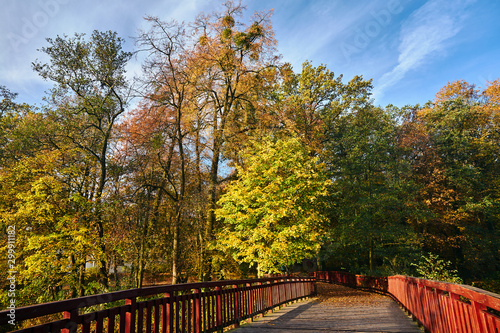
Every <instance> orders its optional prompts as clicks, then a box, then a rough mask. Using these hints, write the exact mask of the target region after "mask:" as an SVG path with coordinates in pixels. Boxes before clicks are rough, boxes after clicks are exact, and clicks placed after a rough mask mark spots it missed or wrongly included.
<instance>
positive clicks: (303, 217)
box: [216, 137, 330, 276]
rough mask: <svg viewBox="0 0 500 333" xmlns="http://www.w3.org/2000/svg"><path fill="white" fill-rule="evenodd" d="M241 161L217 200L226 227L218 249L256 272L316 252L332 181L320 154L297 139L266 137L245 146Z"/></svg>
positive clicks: (275, 270)
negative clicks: (247, 264)
mask: <svg viewBox="0 0 500 333" xmlns="http://www.w3.org/2000/svg"><path fill="white" fill-rule="evenodd" d="M242 160H243V161H244V162H243V163H244V164H243V165H242V166H238V167H237V170H238V177H239V178H238V180H235V181H233V182H231V184H230V185H229V186H228V187H227V189H226V191H225V194H223V195H222V197H221V198H220V200H219V202H218V204H219V205H220V208H219V209H217V210H216V214H217V216H218V218H219V219H221V220H223V221H224V223H225V225H226V227H224V228H223V229H222V230H221V231H220V232H219V233H218V234H217V238H216V246H217V248H219V249H221V250H229V251H231V253H233V255H234V258H235V259H236V260H237V261H238V262H245V263H249V264H251V265H255V266H256V268H257V273H258V276H262V275H263V274H265V273H278V272H280V268H282V267H283V266H288V265H292V264H294V263H297V262H300V261H301V260H302V259H305V258H308V257H311V256H314V255H315V253H316V252H317V251H318V250H319V247H320V242H321V239H322V231H323V230H324V225H325V223H326V220H327V219H326V216H325V215H324V213H325V206H326V203H325V201H324V197H325V195H326V193H327V188H328V185H329V184H330V182H329V180H327V178H326V176H325V173H324V169H323V165H322V164H321V163H319V162H318V158H312V157H311V156H310V155H309V150H308V149H307V148H306V147H304V146H303V145H302V144H301V142H300V140H299V139H298V138H286V139H278V140H275V139H273V138H271V137H267V138H264V139H262V141H261V142H255V143H254V144H253V145H251V146H250V147H248V148H247V149H246V150H245V152H244V153H242Z"/></svg>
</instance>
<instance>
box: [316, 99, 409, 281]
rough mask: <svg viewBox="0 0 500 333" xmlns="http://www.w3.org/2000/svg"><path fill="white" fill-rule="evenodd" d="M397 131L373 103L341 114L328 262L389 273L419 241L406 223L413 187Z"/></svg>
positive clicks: (329, 155) (332, 143)
mask: <svg viewBox="0 0 500 333" xmlns="http://www.w3.org/2000/svg"><path fill="white" fill-rule="evenodd" d="M396 129H397V124H396V121H395V115H394V114H392V113H391V112H390V111H386V110H383V109H381V108H376V107H374V106H371V105H370V104H367V105H364V106H362V107H360V108H356V109H355V110H353V112H350V113H346V114H343V115H341V116H340V117H339V118H338V120H337V122H336V123H334V124H333V126H332V127H331V129H330V131H329V133H328V134H329V137H328V141H327V143H326V151H325V159H326V160H327V161H328V166H329V171H330V175H331V177H332V179H333V180H334V181H333V185H332V196H331V200H332V203H333V205H332V210H331V218H332V234H333V235H335V236H336V238H334V237H332V238H333V239H334V240H333V241H332V243H331V244H329V246H328V248H329V249H330V250H329V251H332V250H333V251H334V252H333V253H330V254H328V253H325V255H328V258H325V259H327V260H326V262H327V265H328V262H329V264H330V265H333V266H336V267H335V268H337V269H338V268H342V267H343V268H348V269H350V270H356V271H363V272H369V273H370V274H375V272H376V270H377V267H382V266H384V267H386V269H387V270H388V271H386V272H383V274H384V273H385V274H387V273H390V272H391V271H394V270H397V269H401V266H405V263H404V262H398V261H401V259H402V258H401V257H404V256H405V255H408V254H409V253H408V251H410V252H411V249H413V248H415V245H417V243H415V241H416V238H415V235H414V234H413V233H412V232H411V228H409V225H408V223H407V221H406V217H407V214H408V209H407V207H406V204H405V202H406V200H407V198H408V197H407V194H406V193H407V192H408V191H410V190H411V187H410V186H409V184H408V183H407V182H406V181H405V177H404V176H405V174H406V175H407V172H408V167H407V165H405V161H404V159H402V151H401V149H399V147H398V136H397V130H396ZM335 249H336V250H335ZM403 253H404V254H405V255H402V256H398V254H399V255H401V254H403ZM398 257H399V258H398ZM403 261H404V259H403ZM339 266H340V267H339ZM406 266H408V265H406ZM377 271H379V272H380V270H377Z"/></svg>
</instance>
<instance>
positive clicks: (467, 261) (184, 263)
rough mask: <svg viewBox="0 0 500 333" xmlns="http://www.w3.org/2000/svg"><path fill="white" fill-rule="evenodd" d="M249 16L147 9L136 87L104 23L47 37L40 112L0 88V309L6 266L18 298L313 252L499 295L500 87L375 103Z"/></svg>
mask: <svg viewBox="0 0 500 333" xmlns="http://www.w3.org/2000/svg"><path fill="white" fill-rule="evenodd" d="M244 14H245V13H244V8H243V7H241V6H240V5H237V4H232V3H227V4H226V5H225V7H224V9H223V10H222V11H220V12H216V13H214V14H206V13H205V14H201V15H199V16H198V17H197V18H196V20H194V21H193V22H190V23H189V24H187V23H177V22H175V21H162V20H161V19H160V18H156V17H148V18H147V21H148V24H149V25H148V26H149V30H145V31H140V32H139V33H138V35H137V36H136V39H135V42H136V49H137V52H139V54H141V55H144V57H143V58H144V61H143V64H142V65H143V75H142V76H141V77H140V78H138V79H136V80H129V79H128V78H127V75H126V71H125V68H126V66H127V64H128V62H129V61H130V60H131V59H132V57H133V56H134V54H132V53H129V52H126V51H124V50H123V43H124V40H123V39H122V38H120V37H119V36H117V34H116V33H113V32H100V31H95V32H94V33H93V34H92V35H91V36H86V35H83V34H76V35H74V36H58V37H57V38H54V39H47V46H46V47H44V48H43V49H42V50H41V52H42V53H43V54H44V55H45V56H46V59H48V62H46V63H43V62H40V61H35V62H34V63H33V70H34V71H36V72H37V73H38V74H39V75H41V77H43V78H44V79H46V80H49V81H50V82H52V83H53V89H52V90H51V91H50V92H48V94H47V97H46V101H45V102H44V103H43V106H33V105H27V104H25V103H22V102H18V101H16V93H15V92H12V91H11V90H10V89H9V87H5V86H0V95H1V98H0V100H1V104H0V127H1V130H0V188H1V189H0V229H1V231H2V234H3V235H4V236H5V237H2V241H1V243H0V246H1V256H2V260H0V263H1V264H0V265H1V266H0V277H1V281H2V284H1V286H2V287H3V293H2V296H1V303H2V307H3V306H4V305H5V304H6V302H7V301H8V297H7V291H8V288H9V287H8V284H9V280H8V279H7V278H8V274H9V273H8V272H9V271H12V269H15V271H16V275H15V277H16V286H17V287H16V289H17V304H16V305H17V306H21V305H26V304H33V303H41V302H47V301H52V300H58V299H63V298H69V297H77V296H83V295H89V294H94V293H100V292H104V291H109V290H116V289H124V288H131V287H141V286H143V285H144V284H145V283H151V282H154V281H167V282H168V283H180V282H185V281H187V279H197V280H211V279H228V278H239V277H247V276H263V275H264V274H270V273H281V272H288V271H293V270H295V271H297V270H306V269H307V268H308V266H307V264H310V265H312V266H313V267H319V269H324V270H326V269H328V270H344V271H349V272H352V273H363V274H372V275H393V274H407V275H413V276H419V275H420V276H422V275H423V276H424V277H431V278H432V277H434V278H443V279H446V278H447V275H446V274H448V275H449V278H450V279H451V278H454V279H458V278H459V279H461V280H462V281H464V282H466V283H469V284H475V285H477V286H479V287H482V288H486V289H490V290H494V291H498V290H499V289H500V288H499V282H498V281H500V250H499V249H500V160H499V157H500V156H499V155H500V81H498V80H496V81H493V82H489V83H488V84H487V85H486V87H481V88H478V87H476V86H475V85H474V84H471V83H467V82H465V81H456V82H451V83H449V84H447V85H446V86H444V87H443V88H442V89H441V90H439V91H438V92H436V96H435V99H434V100H432V101H428V102H426V101H422V102H423V103H425V104H422V105H414V106H406V107H402V108H399V107H395V106H392V105H389V106H386V107H380V106H376V105H374V101H373V99H372V98H371V91H372V89H373V86H372V81H371V80H367V79H365V78H363V77H362V76H355V77H353V78H351V79H350V80H346V79H344V78H343V77H342V75H337V76H336V75H335V74H334V72H332V71H331V70H330V69H328V68H327V66H325V65H319V66H314V65H313V64H312V63H310V62H306V63H304V64H303V66H302V68H301V69H300V70H299V71H295V70H294V69H293V68H292V67H291V65H290V64H288V63H284V62H282V61H281V57H280V55H279V54H278V52H277V49H276V40H275V39H274V35H273V30H272V25H271V20H270V17H271V15H270V14H271V13H269V12H263V13H255V14H254V16H253V17H252V18H251V19H250V21H249V23H245V22H242V21H243V20H244V19H243V18H244V17H245V16H244ZM14 229H15V233H14V232H12V234H13V235H15V248H13V246H12V240H11V239H10V238H8V237H7V235H8V234H9V232H10V231H11V230H14ZM9 251H10V252H9ZM10 253H15V264H14V265H12V263H13V261H11V262H10V263H9V261H8V260H4V258H5V259H6V258H9V254H10ZM304 260H306V261H304ZM436 272H438V273H439V272H441V273H442V274H441V275H439V274H438V275H436V276H434V275H431V274H434V273H436Z"/></svg>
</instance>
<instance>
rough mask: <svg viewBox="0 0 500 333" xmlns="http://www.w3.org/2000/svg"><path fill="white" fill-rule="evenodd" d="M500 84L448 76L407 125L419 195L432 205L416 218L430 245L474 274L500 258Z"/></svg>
mask: <svg viewBox="0 0 500 333" xmlns="http://www.w3.org/2000/svg"><path fill="white" fill-rule="evenodd" d="M498 85H499V83H498V81H494V82H491V83H490V84H488V86H487V87H486V88H485V89H484V90H483V91H481V90H479V89H476V87H475V86H474V85H471V84H469V83H467V82H465V81H456V82H452V83H449V84H448V85H446V86H445V87H443V88H442V89H441V90H440V91H439V92H438V93H437V94H436V98H435V100H434V101H433V102H432V103H428V104H427V105H425V107H423V108H421V109H420V110H417V111H416V112H415V113H414V114H413V116H412V118H410V119H409V120H408V122H407V123H406V125H405V126H406V127H407V130H406V134H407V136H408V137H407V138H406V139H405V142H406V144H407V146H408V147H412V149H413V151H414V153H413V161H412V168H413V179H414V180H415V182H416V183H417V184H418V185H419V190H418V191H417V192H416V194H417V195H416V197H415V199H416V200H415V201H417V202H420V203H421V204H422V205H421V206H423V207H425V208H426V213H425V214H424V215H420V216H416V217H415V218H414V219H413V221H412V224H413V225H414V226H415V229H416V230H417V231H418V232H419V233H421V234H422V235H423V236H424V237H423V240H424V243H423V250H424V251H434V252H436V249H439V251H438V252H437V253H438V254H439V255H441V256H442V257H443V258H445V259H446V260H449V261H452V262H453V263H454V264H455V265H456V267H457V268H458V270H459V271H460V273H461V275H462V276H464V277H467V278H471V277H474V276H478V277H479V276H483V275H484V274H489V273H490V272H491V271H495V269H493V270H492V267H499V264H500V258H499V257H498V246H499V243H498V239H499V237H498V221H499V220H498V213H497V212H498V186H497V184H498V178H499V177H498V175H499V164H498V161H499V159H498V154H499V150H498V144H499V134H498V133H499V132H498V107H497V106H498V91H499V90H498ZM415 133H418V134H415ZM479 253H480V254H481V255H478V254H479Z"/></svg>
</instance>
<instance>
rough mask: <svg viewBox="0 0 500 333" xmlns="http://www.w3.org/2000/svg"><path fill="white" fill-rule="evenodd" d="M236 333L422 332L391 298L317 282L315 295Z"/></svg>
mask: <svg viewBox="0 0 500 333" xmlns="http://www.w3.org/2000/svg"><path fill="white" fill-rule="evenodd" d="M231 332H235V333H252V332H259V333H266V332H272V333H279V332H400V333H403V332H405V333H406V332H408V333H420V332H423V330H421V329H420V328H419V327H418V326H417V324H416V323H415V322H413V321H412V320H411V318H410V317H408V316H407V315H406V314H405V312H404V311H403V310H402V309H401V308H400V307H399V306H398V305H397V304H396V303H395V302H394V301H393V300H392V299H391V298H390V297H387V296H382V295H378V294H374V293H368V292H363V291H359V290H355V289H351V288H348V287H344V286H339V285H332V284H325V283H318V295H317V297H315V298H312V299H310V300H308V301H305V302H300V303H294V304H291V305H289V306H287V307H285V308H282V309H281V310H279V311H276V312H272V313H269V314H267V315H266V316H264V317H263V318H259V319H258V320H257V321H254V322H252V323H249V324H246V325H242V327H240V328H238V329H236V330H233V331H231Z"/></svg>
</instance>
